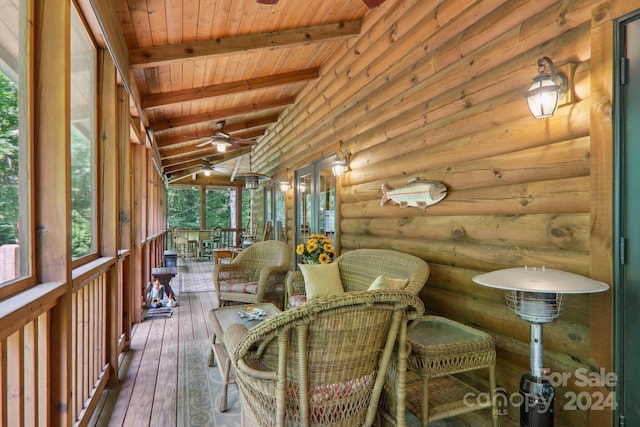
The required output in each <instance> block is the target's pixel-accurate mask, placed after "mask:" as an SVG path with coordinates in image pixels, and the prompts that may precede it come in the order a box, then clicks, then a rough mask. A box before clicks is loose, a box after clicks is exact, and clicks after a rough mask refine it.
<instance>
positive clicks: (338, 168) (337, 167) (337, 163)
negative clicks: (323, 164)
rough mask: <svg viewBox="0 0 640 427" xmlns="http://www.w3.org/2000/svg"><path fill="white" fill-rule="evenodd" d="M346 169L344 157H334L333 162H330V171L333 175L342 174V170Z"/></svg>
mask: <svg viewBox="0 0 640 427" xmlns="http://www.w3.org/2000/svg"><path fill="white" fill-rule="evenodd" d="M346 170H347V160H346V159H338V158H336V159H335V160H334V161H333V163H331V171H332V172H333V176H342V175H343V174H344V171H346Z"/></svg>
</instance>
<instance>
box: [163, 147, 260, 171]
mask: <svg viewBox="0 0 640 427" xmlns="http://www.w3.org/2000/svg"><path fill="white" fill-rule="evenodd" d="M250 152H251V147H247V148H242V149H240V150H234V151H227V152H225V153H217V154H213V155H211V154H210V155H206V154H200V155H196V154H194V155H193V156H191V157H187V158H182V159H179V160H167V161H163V162H162V164H163V172H164V173H176V172H178V171H181V170H184V169H187V168H190V167H194V166H198V165H201V164H202V159H205V158H206V159H209V162H210V163H211V164H212V165H214V166H215V165H216V164H218V163H221V162H225V161H227V160H231V159H235V158H236V157H239V156H242V155H243V154H248V153H250Z"/></svg>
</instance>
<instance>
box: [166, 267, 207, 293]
mask: <svg viewBox="0 0 640 427" xmlns="http://www.w3.org/2000/svg"><path fill="white" fill-rule="evenodd" d="M212 271H213V261H190V262H189V263H186V264H180V263H178V276H177V277H175V278H174V279H172V280H176V279H177V280H179V281H180V286H179V289H180V293H183V292H211V291H213V279H212V278H211V272H212ZM171 284H172V285H173V282H171Z"/></svg>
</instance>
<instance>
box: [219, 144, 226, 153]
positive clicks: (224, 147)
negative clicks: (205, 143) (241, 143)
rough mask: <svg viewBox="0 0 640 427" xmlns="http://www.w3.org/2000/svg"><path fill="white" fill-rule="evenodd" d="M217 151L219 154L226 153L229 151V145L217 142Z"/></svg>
mask: <svg viewBox="0 0 640 427" xmlns="http://www.w3.org/2000/svg"><path fill="white" fill-rule="evenodd" d="M216 150H217V151H218V153H224V152H225V151H227V144H225V143H224V142H217V143H216Z"/></svg>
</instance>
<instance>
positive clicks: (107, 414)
mask: <svg viewBox="0 0 640 427" xmlns="http://www.w3.org/2000/svg"><path fill="white" fill-rule="evenodd" d="M209 271H211V270H210V269H209ZM209 274H210V273H209ZM172 287H173V288H174V290H175V291H176V293H177V294H178V301H179V305H178V306H177V307H175V308H174V311H173V315H172V316H171V317H170V318H166V319H164V318H163V319H153V320H145V321H143V322H141V323H139V324H136V325H134V329H133V331H132V334H131V335H132V338H131V346H130V350H129V351H127V352H126V353H123V354H122V355H121V357H120V369H119V373H118V376H119V381H118V384H117V385H116V386H114V387H112V388H108V389H107V390H106V391H105V392H104V393H103V395H102V396H101V399H100V403H99V407H98V410H97V411H96V415H95V416H94V419H93V420H92V422H91V425H96V426H166V427H173V426H177V425H178V424H177V420H176V417H177V408H178V405H179V402H178V399H179V394H178V384H179V377H180V375H181V373H180V372H179V369H178V361H179V360H180V357H181V356H182V351H183V348H184V343H185V341H189V340H197V339H206V338H210V337H211V331H210V330H209V325H208V324H207V321H206V318H207V312H208V311H209V310H210V309H211V308H213V307H214V305H215V295H214V292H180V291H179V290H178V289H176V287H177V286H176V285H174V283H173V282H172Z"/></svg>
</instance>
